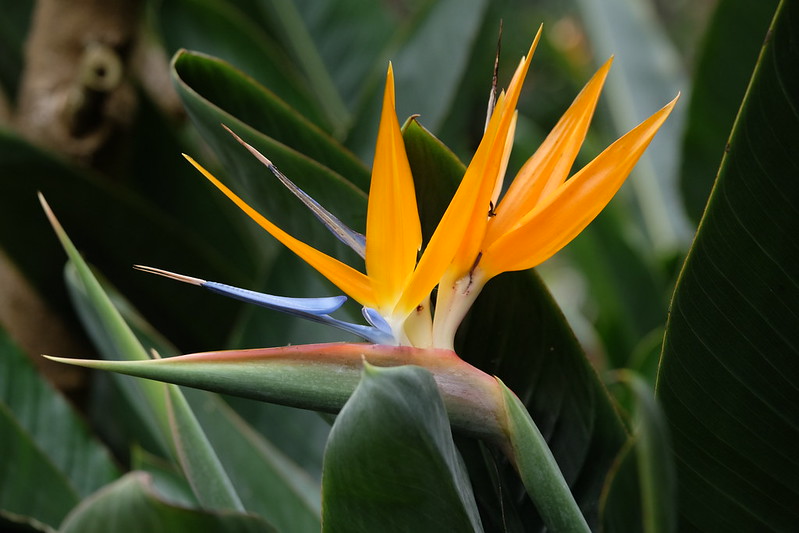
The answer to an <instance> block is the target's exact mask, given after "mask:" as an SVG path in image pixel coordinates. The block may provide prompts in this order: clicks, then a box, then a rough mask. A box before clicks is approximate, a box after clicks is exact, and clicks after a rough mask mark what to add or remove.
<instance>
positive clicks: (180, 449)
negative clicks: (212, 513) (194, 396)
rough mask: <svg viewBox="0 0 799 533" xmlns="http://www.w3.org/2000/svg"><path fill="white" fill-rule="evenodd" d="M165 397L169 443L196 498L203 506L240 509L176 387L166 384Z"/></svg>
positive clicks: (194, 418)
mask: <svg viewBox="0 0 799 533" xmlns="http://www.w3.org/2000/svg"><path fill="white" fill-rule="evenodd" d="M166 397H167V412H168V413H169V423H170V426H171V427H172V438H173V445H174V446H175V450H176V452H177V457H178V460H179V462H180V466H181V467H182V468H183V473H184V474H185V476H186V479H187V480H188V481H189V484H190V485H191V487H192V490H193V491H194V494H195V495H196V496H197V500H198V501H199V502H200V504H201V505H202V507H203V508H205V509H218V510H234V511H244V506H243V505H242V504H241V499H239V495H238V494H236V489H235V488H233V484H232V483H231V482H230V478H229V477H228V475H227V473H226V472H225V469H224V468H223V467H222V464H221V463H220V461H219V457H217V455H216V452H215V451H214V449H213V447H212V446H211V443H209V442H208V438H207V437H206V436H205V433H203V430H202V427H200V423H199V422H197V418H196V417H195V416H194V413H193V412H192V410H191V407H189V404H188V402H187V401H186V398H184V397H183V394H182V393H181V392H180V389H179V388H178V387H176V386H175V385H169V386H168V387H167V396H166Z"/></svg>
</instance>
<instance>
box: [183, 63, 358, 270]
mask: <svg viewBox="0 0 799 533" xmlns="http://www.w3.org/2000/svg"><path fill="white" fill-rule="evenodd" d="M173 76H174V78H175V82H176V87H177V89H178V93H179V94H180V96H181V98H182V99H183V102H184V105H185V106H186V108H187V110H188V112H189V114H190V116H191V117H192V119H193V121H194V123H195V125H196V126H197V128H198V130H199V131H200V133H201V135H202V136H203V137H204V138H205V139H206V140H207V141H208V143H209V144H210V145H211V146H212V147H213V148H214V150H215V152H216V153H217V154H218V155H219V157H220V158H221V160H222V163H223V166H224V167H225V168H226V169H227V172H226V175H223V176H220V179H222V180H223V181H226V180H227V183H228V184H229V185H230V186H231V188H232V189H233V190H234V191H236V192H237V194H239V195H240V196H242V197H243V198H244V199H245V200H246V201H247V202H249V203H250V205H252V206H253V207H255V208H256V209H257V210H259V211H260V212H261V213H262V214H263V215H264V216H266V217H267V218H269V219H270V220H272V221H273V222H275V223H276V224H278V225H279V226H281V227H282V228H283V229H285V230H286V231H288V232H289V233H291V234H293V235H294V236H296V237H298V238H301V239H304V240H306V241H307V242H309V244H311V245H313V246H316V247H320V248H322V249H325V250H327V251H330V250H335V252H330V253H334V255H335V254H347V255H348V256H350V257H352V256H354V255H355V254H354V253H352V252H351V251H350V250H349V249H348V248H346V247H345V246H344V245H340V244H339V243H338V241H337V239H336V238H335V237H332V235H331V234H330V233H329V232H328V230H327V229H326V228H325V227H324V226H323V225H322V224H321V223H319V221H317V220H316V218H315V217H314V216H313V215H312V214H311V213H310V212H309V211H308V209H307V208H306V207H305V206H304V205H303V204H302V203H301V202H300V201H299V200H298V199H297V198H295V197H294V196H293V195H292V194H291V193H290V192H289V191H288V190H287V189H286V188H285V187H284V186H283V185H282V184H281V183H280V182H279V181H278V179H277V178H275V177H274V176H273V175H272V173H271V172H270V171H269V170H268V169H267V168H266V167H265V166H264V165H263V164H261V163H260V162H259V161H258V160H257V159H256V158H255V157H253V156H252V155H251V154H249V153H248V152H247V150H246V149H245V148H244V147H242V146H240V145H239V144H238V143H237V142H236V141H235V140H234V139H233V138H232V137H231V135H230V134H229V133H228V132H226V131H225V130H224V129H223V128H222V127H221V126H220V124H226V125H227V126H228V127H230V129H231V130H233V131H234V132H236V133H237V134H239V135H240V136H241V137H242V138H243V139H244V140H245V141H246V142H248V143H249V144H251V145H252V146H254V147H255V148H256V149H257V150H259V151H260V152H261V153H262V154H264V155H265V156H266V157H268V158H269V159H270V160H271V161H272V162H273V163H274V164H275V165H276V166H277V168H279V169H280V171H281V172H283V173H284V174H285V175H286V176H288V177H289V179H291V180H292V181H293V182H294V183H296V184H297V186H299V187H300V188H301V189H302V190H303V191H305V192H306V193H308V194H309V195H310V196H311V197H313V198H314V199H315V200H316V201H318V202H319V203H320V204H322V205H323V206H325V208H326V209H328V210H329V211H331V212H332V213H333V214H334V215H335V216H336V217H338V218H339V219H340V220H341V221H342V222H344V223H345V224H347V225H348V226H350V227H351V228H353V229H355V230H356V231H361V232H363V229H364V227H365V216H366V196H365V193H363V192H362V189H364V188H365V186H366V184H367V183H368V172H367V171H366V169H365V168H364V167H363V166H362V165H361V164H360V163H359V162H358V161H357V160H355V159H354V157H353V156H352V155H351V154H349V153H347V152H346V151H345V150H344V149H342V148H341V147H340V146H339V145H338V144H337V143H336V142H335V141H334V140H333V139H332V138H330V137H328V136H326V135H325V134H324V133H323V132H321V131H319V130H318V129H315V128H314V127H313V126H312V125H310V124H309V123H307V121H304V120H303V119H302V118H301V117H299V115H297V114H296V112H295V111H293V110H292V109H290V108H288V107H287V106H286V105H285V104H283V103H282V102H280V101H278V100H276V99H275V98H274V96H272V95H271V94H270V93H269V92H268V91H267V90H266V89H264V88H263V87H260V86H258V85H257V84H255V83H253V82H252V80H250V79H248V78H246V77H245V76H244V75H243V74H241V73H240V72H238V71H236V70H235V69H233V68H232V67H230V66H229V65H227V64H225V63H223V62H221V61H219V60H215V59H211V58H208V57H205V56H199V55H193V54H189V53H182V54H180V55H178V56H177V57H176V58H175V60H174V62H173ZM340 172H343V174H340ZM197 179H198V182H201V181H203V178H202V177H201V176H200V175H199V173H198V178H197ZM356 185H357V187H356ZM206 186H207V185H206ZM359 187H360V189H359ZM220 194H221V193H220ZM242 216H244V215H242ZM252 226H254V224H253V225H252ZM257 234H258V235H259V237H260V238H261V239H263V242H267V243H272V239H271V237H269V236H267V235H266V234H265V233H264V232H263V231H262V230H260V228H258V229H257ZM261 236H262V237H261ZM356 257H357V256H356ZM358 260H360V258H358ZM220 281H225V280H223V279H221V280H220Z"/></svg>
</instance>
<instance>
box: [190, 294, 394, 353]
mask: <svg viewBox="0 0 799 533" xmlns="http://www.w3.org/2000/svg"><path fill="white" fill-rule="evenodd" d="M200 286H201V287H205V288H206V289H208V290H210V291H212V292H215V293H217V294H221V295H223V296H230V297H232V298H236V299H237V300H241V301H244V302H248V303H254V304H256V305H260V306H262V307H267V308H269V309H274V310H275V311H282V312H284V313H288V314H290V315H294V316H298V317H300V318H304V319H306V320H310V321H312V322H318V323H320V324H326V325H328V326H332V327H334V328H338V329H340V330H342V331H346V332H348V333H352V334H353V335H357V336H358V337H361V338H362V339H364V340H367V341H369V342H372V343H374V344H396V341H395V340H394V336H393V335H392V334H391V328H388V323H386V321H385V320H383V317H381V316H380V315H377V312H376V311H374V310H372V311H373V312H374V314H375V315H377V317H379V320H377V324H375V322H372V321H371V319H370V318H368V317H367V320H369V321H370V323H371V324H373V325H378V324H379V325H380V326H382V325H383V324H384V325H385V327H372V326H363V325H361V324H353V323H351V322H345V321H343V320H339V319H337V318H333V317H332V316H329V314H328V313H332V312H334V311H336V310H337V309H338V308H340V307H341V306H342V305H343V304H344V302H346V301H347V297H346V296H329V297H325V298H288V297H285V296H273V295H271V294H264V293H261V292H255V291H250V290H247V289H241V288H239V287H233V286H231V285H225V284H224V283H217V282H215V281H204V282H202V283H201V284H200ZM364 316H366V315H364Z"/></svg>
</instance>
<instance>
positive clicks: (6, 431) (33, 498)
mask: <svg viewBox="0 0 799 533" xmlns="http://www.w3.org/2000/svg"><path fill="white" fill-rule="evenodd" d="M0 435H2V436H3V438H1V439H0V509H2V510H3V512H5V513H12V514H14V515H20V516H28V517H31V518H34V519H35V520H37V521H40V522H44V523H45V524H49V525H51V526H57V525H58V523H59V522H60V521H61V519H62V518H63V517H64V516H65V515H66V514H67V513H68V512H69V510H70V509H72V507H74V506H75V505H77V504H78V502H80V495H79V494H78V491H77V490H76V489H75V487H73V486H71V485H70V482H69V480H68V479H67V478H66V476H65V475H64V474H63V473H62V472H60V471H59V470H58V468H56V466H55V465H54V464H53V463H52V462H51V461H50V459H49V458H48V457H47V455H46V454H45V452H44V451H43V450H41V449H39V447H38V446H37V445H36V442H35V441H34V440H33V438H32V436H31V435H30V434H29V433H28V432H27V431H25V429H24V428H23V427H22V426H20V425H19V423H18V422H17V420H16V419H15V418H14V415H13V413H12V412H11V411H10V410H9V409H8V407H6V406H5V405H4V404H0Z"/></svg>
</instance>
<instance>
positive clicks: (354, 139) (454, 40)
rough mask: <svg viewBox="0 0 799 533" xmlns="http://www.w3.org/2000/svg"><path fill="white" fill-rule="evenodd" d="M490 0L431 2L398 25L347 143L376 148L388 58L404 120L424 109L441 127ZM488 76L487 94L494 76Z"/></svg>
mask: <svg viewBox="0 0 799 533" xmlns="http://www.w3.org/2000/svg"><path fill="white" fill-rule="evenodd" d="M488 4H489V2H487V1H486V0H468V1H463V0H441V1H436V2H426V3H425V4H424V6H423V7H422V8H421V9H419V10H418V11H417V12H415V13H414V16H413V17H412V18H411V19H410V20H409V21H408V22H407V26H406V27H405V28H403V29H402V30H400V31H396V30H395V33H394V39H393V40H392V41H391V42H388V43H386V48H385V49H384V50H383V54H382V57H380V58H377V62H376V63H375V64H374V65H373V67H372V73H371V76H370V78H369V79H368V80H366V82H365V83H364V85H365V90H364V91H363V94H362V96H361V101H360V105H359V107H358V111H357V113H356V117H355V123H354V125H353V131H352V132H351V133H350V135H349V137H348V138H347V146H350V147H352V148H353V150H354V151H355V152H356V153H358V154H360V155H361V156H362V157H364V158H365V159H371V157H372V155H371V154H373V153H374V146H375V139H376V138H377V127H378V122H379V120H378V118H379V116H380V108H381V106H382V101H383V87H384V86H385V74H386V69H387V67H388V60H391V62H392V65H393V68H394V75H395V77H394V79H395V87H396V93H397V115H398V116H399V118H400V120H403V119H404V118H405V117H408V116H411V115H416V114H419V115H421V117H422V120H423V121H424V123H425V124H426V126H427V127H428V128H430V129H431V130H434V131H435V130H437V129H439V128H440V127H441V125H442V124H443V122H444V120H445V118H446V117H447V116H448V114H449V113H450V112H451V110H452V106H453V105H454V103H455V98H456V95H457V94H458V90H459V87H460V85H461V84H462V83H463V77H464V74H465V72H466V70H467V68H468V67H469V60H470V59H471V54H472V46H473V45H474V42H475V40H476V37H477V33H478V32H479V30H480V27H481V23H482V21H483V14H484V13H485V11H486V8H487V6H488ZM532 37H533V34H531V35H530V40H531V41H532ZM486 82H487V84H486V98H487V96H488V92H487V91H488V88H489V85H488V83H490V78H489V77H488V76H486Z"/></svg>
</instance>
